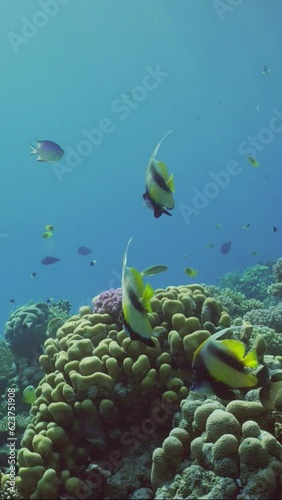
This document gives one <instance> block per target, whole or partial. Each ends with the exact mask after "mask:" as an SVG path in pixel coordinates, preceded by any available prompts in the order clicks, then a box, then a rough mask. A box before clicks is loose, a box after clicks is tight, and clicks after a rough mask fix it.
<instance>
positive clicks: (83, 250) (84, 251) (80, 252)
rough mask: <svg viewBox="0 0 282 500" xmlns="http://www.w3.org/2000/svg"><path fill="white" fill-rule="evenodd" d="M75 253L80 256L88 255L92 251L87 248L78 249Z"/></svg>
mask: <svg viewBox="0 0 282 500" xmlns="http://www.w3.org/2000/svg"><path fill="white" fill-rule="evenodd" d="M77 253H79V254H80V255H89V254H90V253H92V250H91V249H90V248H88V247H78V249H77Z"/></svg>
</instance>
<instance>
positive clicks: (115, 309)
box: [92, 288, 121, 320]
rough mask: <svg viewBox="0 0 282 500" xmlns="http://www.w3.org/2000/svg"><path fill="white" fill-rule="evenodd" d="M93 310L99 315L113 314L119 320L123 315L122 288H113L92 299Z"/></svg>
mask: <svg viewBox="0 0 282 500" xmlns="http://www.w3.org/2000/svg"><path fill="white" fill-rule="evenodd" d="M92 304H93V310H94V312H95V313H98V314H111V316H112V317H113V318H114V319H115V320H118V319H119V317H120V314H121V288H116V289H114V288H111V289H110V290H107V291H106V292H102V293H100V294H99V295H97V296H96V297H94V298H93V299H92Z"/></svg>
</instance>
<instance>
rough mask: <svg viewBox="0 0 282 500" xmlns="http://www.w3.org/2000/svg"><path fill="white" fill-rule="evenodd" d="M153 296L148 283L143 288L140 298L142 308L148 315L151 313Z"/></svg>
mask: <svg viewBox="0 0 282 500" xmlns="http://www.w3.org/2000/svg"><path fill="white" fill-rule="evenodd" d="M153 295H154V290H153V288H152V287H151V285H150V284H149V283H147V284H146V286H145V288H144V291H143V296H142V298H141V304H142V306H143V307H144V309H146V311H147V312H148V313H151V312H152V308H151V298H152V297H153Z"/></svg>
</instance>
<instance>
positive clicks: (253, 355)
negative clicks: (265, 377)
mask: <svg viewBox="0 0 282 500" xmlns="http://www.w3.org/2000/svg"><path fill="white" fill-rule="evenodd" d="M243 361H244V365H245V366H247V367H248V368H257V366H258V359H257V351H256V350H255V349H253V350H252V351H250V352H248V354H247V356H245V357H244V359H243Z"/></svg>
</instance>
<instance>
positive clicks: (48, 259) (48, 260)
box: [41, 255, 61, 266]
mask: <svg viewBox="0 0 282 500" xmlns="http://www.w3.org/2000/svg"><path fill="white" fill-rule="evenodd" d="M60 260H61V259H58V258H57V257H50V256H49V255H48V256H47V257H44V259H42V261H41V264H43V265H44V266H49V265H50V264H55V262H59V261H60Z"/></svg>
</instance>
